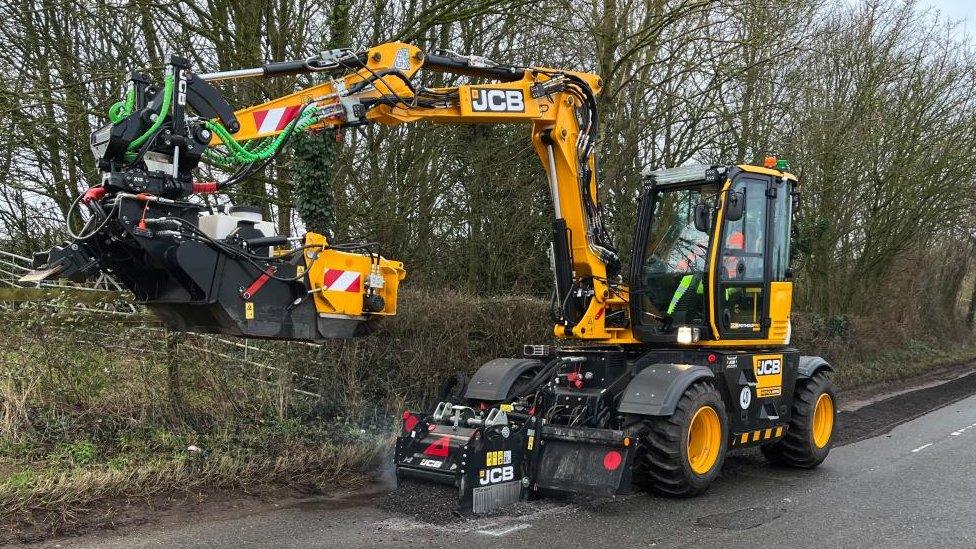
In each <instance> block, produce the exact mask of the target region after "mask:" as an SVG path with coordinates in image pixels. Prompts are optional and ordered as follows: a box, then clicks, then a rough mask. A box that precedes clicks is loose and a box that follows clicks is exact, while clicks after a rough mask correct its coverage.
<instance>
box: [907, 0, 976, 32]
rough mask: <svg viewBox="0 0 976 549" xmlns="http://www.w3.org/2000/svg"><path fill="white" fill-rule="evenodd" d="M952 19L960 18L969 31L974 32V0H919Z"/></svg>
mask: <svg viewBox="0 0 976 549" xmlns="http://www.w3.org/2000/svg"><path fill="white" fill-rule="evenodd" d="M919 3H920V4H921V5H923V6H931V7H933V8H935V9H937V10H939V11H941V12H942V14H943V15H945V16H947V17H949V18H950V19H953V20H961V21H963V23H964V24H965V26H966V30H967V31H969V32H970V33H973V32H976V0H920V1H919Z"/></svg>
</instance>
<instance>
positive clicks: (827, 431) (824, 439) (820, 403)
mask: <svg viewBox="0 0 976 549" xmlns="http://www.w3.org/2000/svg"><path fill="white" fill-rule="evenodd" d="M833 432H834V399H832V398H830V395H828V394H827V393H823V394H821V395H820V398H818V399H817V406H816V407H815V408H814V409H813V443H814V444H815V445H816V446H817V448H823V447H824V446H826V445H827V443H828V442H830V435H831V433H833Z"/></svg>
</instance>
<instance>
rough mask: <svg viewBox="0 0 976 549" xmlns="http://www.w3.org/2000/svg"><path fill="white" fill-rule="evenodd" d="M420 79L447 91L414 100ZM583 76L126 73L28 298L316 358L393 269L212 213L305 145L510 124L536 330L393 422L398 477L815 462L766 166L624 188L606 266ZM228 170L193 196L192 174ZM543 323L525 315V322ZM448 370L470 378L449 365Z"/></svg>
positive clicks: (578, 484) (658, 474)
mask: <svg viewBox="0 0 976 549" xmlns="http://www.w3.org/2000/svg"><path fill="white" fill-rule="evenodd" d="M303 73H319V74H321V75H323V76H324V77H325V78H324V79H323V80H322V82H323V83H321V84H318V85H315V86H312V87H309V88H307V89H303V90H301V91H298V92H296V93H293V94H291V95H288V96H285V97H281V98H278V99H274V100H272V101H269V102H267V103H263V104H261V105H255V106H251V107H247V108H244V109H240V110H234V109H233V108H232V107H231V106H230V105H229V104H228V103H227V102H226V101H225V100H224V99H223V97H222V96H221V95H220V93H219V91H218V90H217V87H216V85H218V83H219V82H221V81H224V80H229V79H237V78H249V77H274V76H280V75H294V74H303ZM422 73H448V74H454V75H461V76H463V77H465V78H462V81H463V82H466V83H463V84H461V85H457V86H453V87H433V88H431V87H426V86H424V85H423V83H422V82H424V79H423V76H422ZM601 86H602V82H601V80H600V78H599V77H598V76H597V75H594V74H589V73H585V72H577V71H569V70H563V69H554V68H546V67H516V66H506V65H501V64H498V63H495V62H493V61H491V60H489V59H486V58H483V57H479V56H473V55H460V54H458V53H455V52H451V51H433V52H425V51H423V50H421V49H420V48H418V47H416V46H413V45H410V44H405V43H399V42H394V43H387V44H381V45H378V46H375V47H371V48H368V49H366V50H362V51H353V50H348V49H338V50H330V51H326V52H322V53H321V54H320V55H316V56H313V57H309V58H306V59H301V60H295V61H285V62H276V63H269V64H267V65H264V66H263V67H258V68H254V69H244V70H236V71H227V72H218V73H211V74H196V73H194V72H192V71H191V70H190V65H189V63H188V62H187V61H186V60H185V59H182V58H179V57H175V56H174V57H172V58H171V59H170V62H169V64H168V66H167V70H166V74H165V76H164V78H163V81H162V83H161V84H160V83H154V82H153V81H152V79H151V78H149V77H148V76H146V75H144V74H140V73H133V75H132V83H131V89H130V90H129V92H128V94H127V96H126V98H125V100H123V101H121V102H119V103H117V104H116V105H113V107H112V109H111V111H110V113H109V115H110V119H111V123H110V124H108V125H106V126H105V127H104V128H101V129H99V130H98V131H96V132H95V133H94V134H93V135H92V150H93V152H94V155H95V157H96V160H97V165H98V169H99V171H100V173H101V181H100V183H99V184H98V185H97V186H95V187H92V188H91V189H89V190H88V191H86V192H85V193H83V194H82V195H81V196H79V197H78V199H77V200H76V202H75V205H74V206H73V207H72V210H82V209H84V210H85V211H87V212H88V216H87V222H86V223H85V225H84V227H83V228H82V229H81V230H80V231H79V232H78V233H75V234H72V235H71V236H72V240H71V241H70V242H68V243H66V244H64V245H61V246H57V247H55V248H53V249H51V250H50V251H48V252H44V253H39V254H36V256H35V269H36V270H35V271H34V272H33V273H31V274H30V275H28V277H26V279H27V280H30V281H37V280H41V279H44V278H48V277H54V276H63V277H69V278H74V279H82V278H86V277H89V276H92V275H94V274H96V273H98V272H99V271H104V272H110V273H112V274H113V275H114V276H116V277H117V278H118V279H119V280H120V281H121V282H122V283H123V284H124V285H125V286H126V287H127V288H129V289H130V290H131V291H132V292H133V294H134V295H135V296H136V299H137V300H138V301H139V302H141V303H144V304H146V305H147V306H149V307H150V308H152V309H153V310H155V311H156V312H157V313H158V314H159V315H160V316H161V317H162V318H163V319H164V321H166V322H167V323H168V325H169V326H170V327H171V328H173V329H176V330H188V331H199V332H211V333H221V334H230V335H238V336H245V337H263V338H274V339H300V340H309V341H321V340H324V339H328V338H344V337H354V336H355V335H357V334H358V333H360V332H361V331H362V329H363V327H364V326H365V325H367V324H369V323H370V322H375V321H376V320H377V319H380V318H383V317H386V316H391V315H394V314H395V313H396V302H397V290H398V286H399V284H400V282H401V281H402V280H403V279H404V277H405V270H404V267H403V265H402V264H401V263H399V262H397V261H393V260H390V259H387V258H385V257H383V256H382V255H381V254H380V250H379V245H378V244H375V243H335V242H330V241H328V239H326V238H325V237H323V236H322V235H319V234H314V233H307V234H305V235H303V236H300V237H292V236H289V235H278V234H275V229H274V226H273V225H272V224H271V223H269V222H267V221H265V220H264V219H263V218H262V215H261V212H260V210H256V209H253V208H247V207H246V206H237V207H230V208H225V209H224V210H222V211H217V210H214V209H213V208H211V207H210V206H208V204H209V202H207V201H204V200H201V199H200V198H199V196H198V195H203V194H208V193H210V194H213V193H218V194H219V193H223V192H225V191H226V190H227V189H228V188H230V187H231V186H233V185H234V184H236V183H239V182H240V181H243V180H244V179H246V178H247V177H248V176H249V175H251V174H253V173H256V172H257V171H260V170H261V169H263V168H264V167H265V166H266V165H267V164H268V163H269V162H271V161H272V160H274V158H275V157H276V155H277V154H278V153H279V152H280V151H281V150H282V148H283V147H284V146H285V145H286V144H287V142H288V141H289V139H290V138H291V137H292V136H294V135H295V134H297V133H299V132H302V131H314V130H316V129H320V128H344V127H353V126H358V125H362V124H369V123H376V124H384V125H390V126H392V125H398V124H405V123H414V122H425V121H426V122H433V123H443V124H515V123H521V124H526V125H528V126H529V127H530V129H531V139H532V143H533V146H534V148H535V151H536V153H537V154H538V156H539V159H540V161H541V163H542V168H543V169H542V172H541V173H540V183H541V182H542V181H545V182H546V184H547V185H548V188H549V191H550V194H551V197H552V208H553V219H552V243H551V246H550V249H549V257H550V261H551V265H552V271H553V277H554V283H555V295H556V299H555V300H554V307H553V309H554V310H553V315H552V316H553V320H554V334H555V336H556V338H558V339H561V340H565V341H566V344H564V345H557V346H552V345H531V344H530V345H525V347H524V353H523V354H524V356H522V357H517V358H499V359H495V360H492V361H489V362H487V363H486V364H484V365H481V366H480V367H479V368H478V369H477V371H476V372H475V373H474V374H473V375H472V376H471V378H470V379H467V378H464V379H461V378H459V382H458V383H456V384H455V386H453V387H448V389H449V390H447V391H445V393H446V394H445V395H444V398H443V400H442V401H441V402H439V403H438V404H437V405H436V406H435V407H434V409H433V410H432V411H431V410H427V411H424V412H416V411H406V412H404V414H403V417H402V423H401V424H400V433H399V437H398V439H397V443H396V449H395V464H396V471H397V478H398V479H403V478H408V477H409V478H420V479H426V480H430V481H436V482H444V483H447V484H451V485H454V486H456V487H457V488H458V498H459V500H458V501H459V506H460V509H461V510H462V511H465V512H470V513H486V512H489V511H492V510H495V509H498V508H501V507H504V506H506V505H508V504H511V503H514V502H516V501H519V500H522V499H526V498H530V497H535V496H537V495H540V494H551V493H556V494H558V493H564V494H565V493H570V494H596V495H613V494H618V493H622V492H624V491H628V490H630V489H631V486H632V485H634V484H636V485H637V486H640V487H643V488H646V489H650V490H654V491H657V492H660V493H664V494H669V495H674V496H689V495H695V494H699V493H701V492H703V491H705V490H706V489H707V488H708V486H709V485H710V484H711V483H712V481H713V480H714V479H715V478H716V476H717V475H718V473H719V470H720V469H721V467H722V463H723V460H724V458H725V455H726V453H727V452H728V451H730V450H735V449H739V448H747V447H759V448H760V449H761V450H762V452H763V454H764V455H765V456H766V457H767V458H768V459H769V460H770V461H771V462H773V463H776V464H780V465H786V466H793V467H799V468H812V467H815V466H817V465H819V464H820V463H821V462H822V461H823V460H824V459H825V458H826V456H827V454H828V452H829V450H830V447H831V442H832V437H833V427H834V419H835V413H836V412H835V404H834V403H835V396H834V391H833V388H832V385H831V382H830V379H829V373H830V372H831V370H832V367H831V366H830V365H829V364H828V363H827V362H826V361H824V360H823V359H821V358H819V357H813V356H801V355H800V353H799V352H798V351H797V350H796V349H795V348H793V347H791V346H790V310H791V304H792V282H791V277H792V273H791V270H790V257H789V256H790V235H791V222H792V218H793V215H794V213H795V211H796V207H797V203H798V198H799V192H798V182H797V179H796V178H795V177H794V176H793V175H792V174H790V173H789V172H788V171H787V170H788V166H787V163H786V162H785V161H783V160H777V159H776V158H767V159H765V160H764V162H763V165H762V166H752V165H732V164H727V165H692V166H682V167H676V168H670V169H661V170H656V171H649V172H647V173H645V174H643V186H642V189H641V193H640V197H639V208H638V213H637V219H636V220H635V224H634V227H635V229H634V231H635V232H634V239H633V242H634V247H633V250H632V253H631V254H630V256H631V261H630V266H629V268H628V269H626V270H624V269H623V267H622V265H621V261H620V258H619V256H618V253H617V251H616V250H615V248H614V246H613V244H612V242H611V239H610V237H609V236H608V234H607V231H606V230H605V228H604V223H603V213H602V209H601V205H600V201H599V193H598V188H597V176H596V174H597V172H598V167H597V160H596V152H595V149H596V143H597V140H598V137H599V131H600V124H599V122H600V117H599V113H598V111H597V103H596V96H597V95H598V94H599V93H600V90H601ZM205 159H206V160H207V161H209V162H210V163H213V164H216V165H220V166H225V167H228V168H229V169H230V170H232V175H230V176H229V177H228V178H227V179H226V180H224V181H219V182H214V181H199V180H197V179H196V178H195V176H194V173H195V170H196V168H197V167H198V165H199V163H200V162H201V161H203V160H205ZM540 321H541V319H540ZM461 368H463V369H465V370H468V369H469V368H468V367H467V365H459V369H461Z"/></svg>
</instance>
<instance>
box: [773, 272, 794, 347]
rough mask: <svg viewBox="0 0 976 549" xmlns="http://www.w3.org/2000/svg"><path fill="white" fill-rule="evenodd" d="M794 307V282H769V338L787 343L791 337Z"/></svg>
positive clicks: (782, 343) (783, 343)
mask: <svg viewBox="0 0 976 549" xmlns="http://www.w3.org/2000/svg"><path fill="white" fill-rule="evenodd" d="M792 308H793V283H792V282H770V283H769V319H770V321H772V323H771V324H770V326H769V340H770V341H775V342H778V343H780V344H781V345H785V344H787V343H789V341H788V340H789V337H790V310H791V309H792Z"/></svg>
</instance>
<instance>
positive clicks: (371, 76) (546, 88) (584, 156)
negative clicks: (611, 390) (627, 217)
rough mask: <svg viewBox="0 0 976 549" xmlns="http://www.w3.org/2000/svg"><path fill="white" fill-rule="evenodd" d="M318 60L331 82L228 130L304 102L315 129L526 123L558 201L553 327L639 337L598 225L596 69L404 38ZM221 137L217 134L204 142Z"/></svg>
mask: <svg viewBox="0 0 976 549" xmlns="http://www.w3.org/2000/svg"><path fill="white" fill-rule="evenodd" d="M323 64H325V65H327V66H328V67H330V71H329V74H330V75H331V76H332V77H331V78H330V79H329V80H328V81H326V82H324V83H322V84H318V85H316V86H312V87H309V88H306V89H303V90H301V91H298V92H295V93H292V94H290V95H287V96H284V97H281V98H278V99H274V100H272V101H268V102H267V103H263V104H260V105H254V106H251V107H247V108H245V109H241V110H239V111H237V112H236V113H235V114H236V116H237V119H238V121H239V122H240V130H239V131H237V132H236V133H235V134H234V135H233V139H234V140H235V141H237V142H244V141H248V140H253V139H259V138H265V137H274V136H277V135H278V134H280V133H281V132H283V131H286V128H288V124H289V123H290V122H291V121H293V120H296V119H299V118H300V117H301V116H302V115H303V114H305V113H308V112H310V109H314V114H315V117H314V118H309V119H308V120H309V122H310V123H309V124H308V125H307V129H311V130H314V129H317V128H326V127H335V128H339V127H346V126H355V125H360V124H364V123H370V122H371V123H379V124H384V125H388V126H394V125H398V124H404V123H412V122H422V121H429V122H434V123H441V124H505V123H527V124H531V127H532V143H533V146H534V148H535V151H536V153H537V154H538V156H539V159H540V160H541V162H542V166H543V169H544V171H545V173H546V176H547V179H548V183H549V188H550V192H551V194H552V200H553V208H554V223H553V248H552V250H551V253H552V254H553V265H554V270H555V277H556V286H557V288H556V289H557V296H558V305H559V317H560V320H559V322H558V324H557V325H556V326H555V334H556V336H557V337H561V338H574V339H583V340H596V341H601V342H605V343H621V344H623V343H635V342H637V340H636V339H635V338H634V335H633V333H632V331H631V327H630V326H631V323H630V322H629V315H630V312H629V309H628V290H627V287H626V286H625V285H624V284H623V282H622V279H621V278H620V277H619V275H618V271H619V261H618V258H617V255H616V252H615V251H614V250H613V247H612V245H611V244H610V242H609V238H608V237H607V235H606V232H605V230H604V228H603V221H602V219H601V208H600V204H599V199H598V195H597V182H596V155H595V152H594V148H595V147H594V145H595V141H596V131H597V123H598V117H597V113H596V105H595V96H596V95H597V94H599V93H600V89H601V86H602V82H601V80H600V78H599V77H598V76H596V75H594V74H590V73H584V72H574V71H564V70H559V69H551V68H545V67H528V68H517V67H502V66H498V65H495V64H493V63H491V62H489V61H487V60H485V59H482V58H477V57H465V56H460V55H457V54H453V53H447V54H445V53H441V52H435V53H433V54H427V53H425V52H424V51H422V50H421V49H419V48H417V47H416V46H413V45H410V44H405V43H401V42H392V43H387V44H381V45H378V46H375V47H372V48H370V49H369V50H367V51H365V52H361V53H358V54H357V53H353V52H349V51H344V52H331V53H330V56H329V58H328V59H327V60H325V61H323ZM309 70H310V71H311V70H313V69H312V68H311V65H310V69H309ZM314 70H318V69H314ZM422 70H424V71H431V72H441V73H455V74H461V75H466V76H471V77H475V78H480V79H483V80H486V81H489V82H488V83H478V84H474V83H472V84H464V85H459V86H455V87H446V88H424V87H422V86H420V85H419V84H417V83H415V82H414V80H415V78H414V77H415V75H416V74H417V73H418V72H420V71H422ZM335 72H343V73H344V74H341V75H335V74H334V73H335ZM222 144H224V143H223V142H222V140H221V139H220V138H219V137H218V136H214V138H213V139H212V141H211V143H210V145H211V147H219V146H220V145H222Z"/></svg>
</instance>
